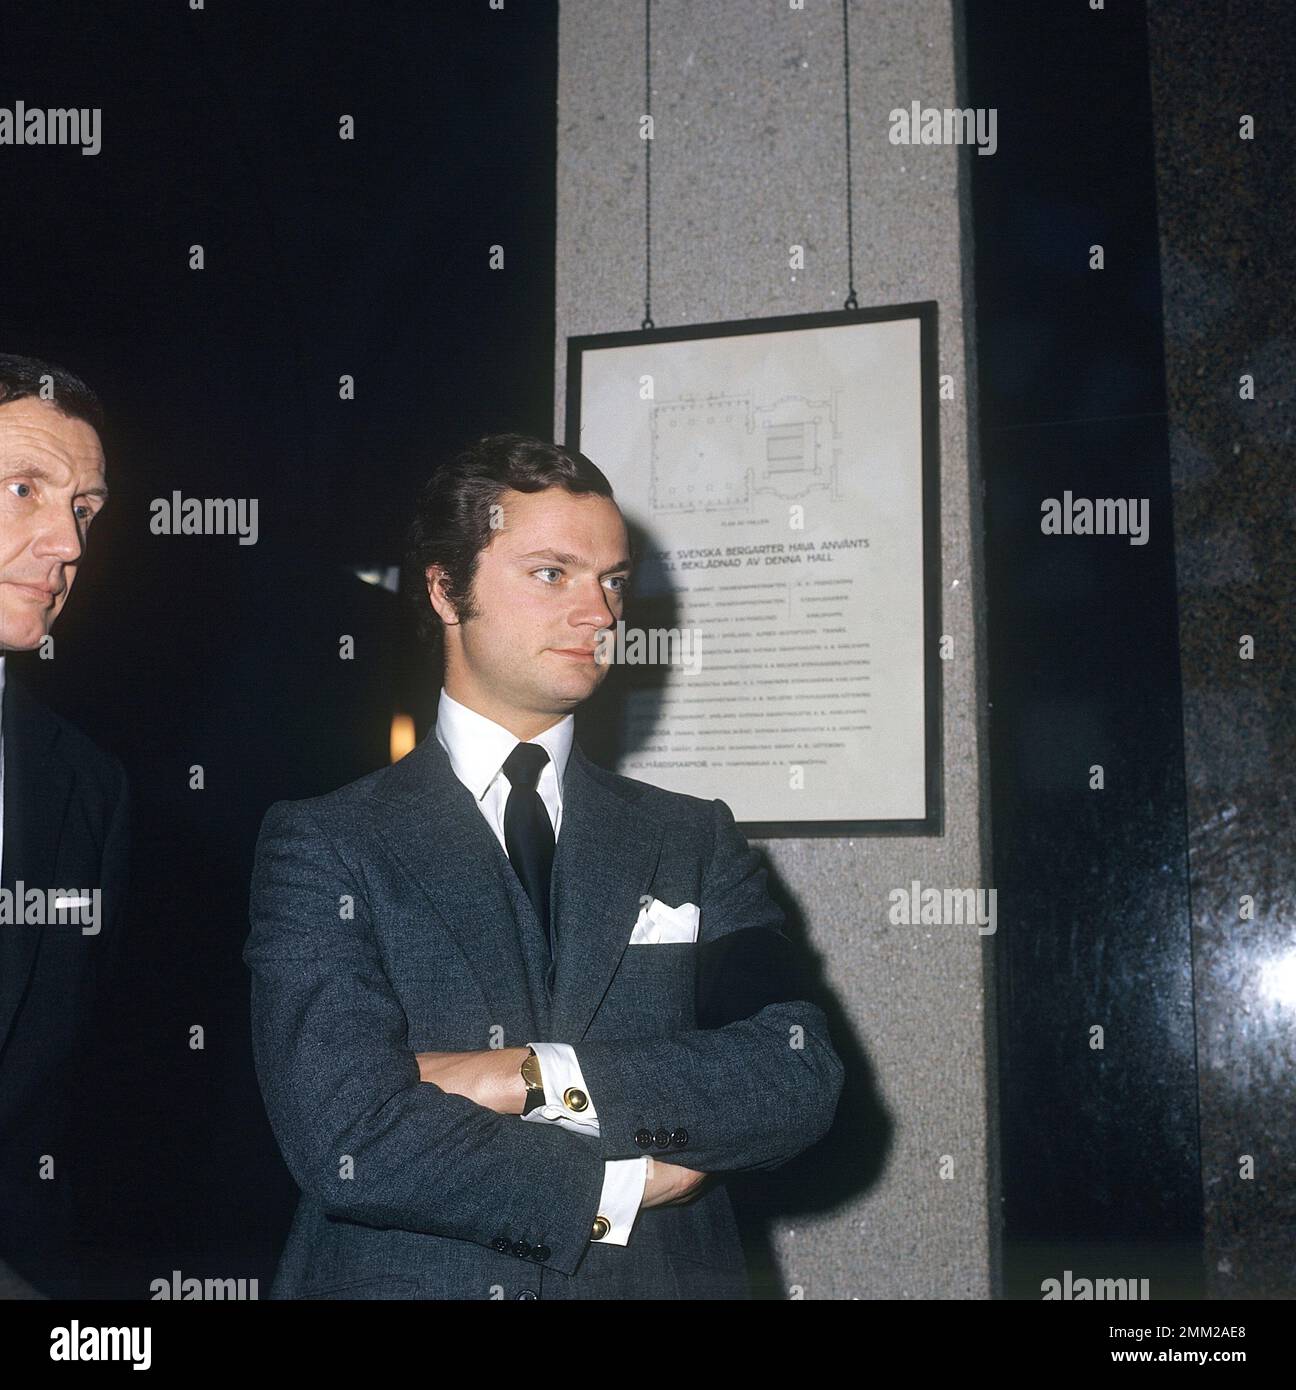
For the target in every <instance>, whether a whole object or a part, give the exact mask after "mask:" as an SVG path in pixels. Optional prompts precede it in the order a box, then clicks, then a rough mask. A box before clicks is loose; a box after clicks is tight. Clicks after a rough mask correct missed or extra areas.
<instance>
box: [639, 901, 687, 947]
mask: <svg viewBox="0 0 1296 1390" xmlns="http://www.w3.org/2000/svg"><path fill="white" fill-rule="evenodd" d="M701 919H702V909H701V908H700V907H698V905H697V904H696V903H681V904H680V905H679V906H678V907H671V906H670V904H669V903H664V902H662V900H661V899H660V898H654V899H653V900H652V902H650V903H649V904H648V905H647V907H643V908H640V909H639V920H638V921H637V922H636V923H635V924H634V931H632V932H631V933H630V944H631V946H658V945H661V944H662V943H663V942H670V941H696V940H697V936H698V923H699V922H700V921H701Z"/></svg>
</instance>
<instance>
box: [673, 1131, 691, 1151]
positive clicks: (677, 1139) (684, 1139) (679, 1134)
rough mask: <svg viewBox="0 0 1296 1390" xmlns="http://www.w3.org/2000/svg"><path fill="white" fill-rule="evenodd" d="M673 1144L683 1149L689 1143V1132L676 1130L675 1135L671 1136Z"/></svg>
mask: <svg viewBox="0 0 1296 1390" xmlns="http://www.w3.org/2000/svg"><path fill="white" fill-rule="evenodd" d="M671 1143H672V1144H674V1145H675V1146H676V1147H677V1148H681V1149H682V1148H683V1147H684V1145H685V1144H687V1143H688V1130H686V1129H677V1130H675V1131H674V1133H673V1134H672V1135H671Z"/></svg>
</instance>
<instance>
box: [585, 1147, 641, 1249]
mask: <svg viewBox="0 0 1296 1390" xmlns="http://www.w3.org/2000/svg"><path fill="white" fill-rule="evenodd" d="M651 1162H652V1158H651V1157H650V1156H649V1155H648V1154H645V1155H644V1156H643V1157H642V1158H612V1159H608V1161H607V1162H606V1163H605V1164H604V1166H603V1191H602V1193H601V1194H600V1196H599V1206H598V1214H599V1215H600V1216H601V1217H603V1219H604V1220H605V1221H607V1222H609V1223H610V1229H609V1230H608V1233H607V1235H605V1236H604V1237H603V1238H602V1239H601V1240H599V1241H598V1242H596V1243H597V1244H599V1245H626V1244H627V1243H628V1242H629V1240H630V1231H631V1228H632V1227H633V1226H634V1223H635V1217H636V1216H638V1215H639V1205H640V1203H641V1202H642V1201H643V1195H644V1188H645V1186H646V1185H647V1182H648V1165H649V1164H650V1163H651Z"/></svg>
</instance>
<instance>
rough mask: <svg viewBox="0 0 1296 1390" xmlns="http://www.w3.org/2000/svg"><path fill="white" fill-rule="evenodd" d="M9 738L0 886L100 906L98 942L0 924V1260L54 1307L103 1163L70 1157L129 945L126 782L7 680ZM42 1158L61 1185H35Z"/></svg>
mask: <svg viewBox="0 0 1296 1390" xmlns="http://www.w3.org/2000/svg"><path fill="white" fill-rule="evenodd" d="M7 665H8V666H9V667H12V665H13V663H12V661H10V662H8V663H7ZM3 736H4V857H3V864H2V865H0V886H3V887H5V888H8V889H9V890H10V891H11V892H12V891H13V890H14V886H15V884H16V883H18V882H22V883H23V884H24V885H25V886H26V889H31V888H39V889H41V890H42V891H44V890H46V889H50V888H74V889H84V888H89V889H94V888H98V889H100V890H102V893H103V900H102V901H103V909H102V911H103V916H102V919H101V922H100V929H99V932H98V934H97V935H86V934H84V933H83V932H82V930H81V927H79V926H77V925H76V924H75V923H73V924H72V925H60V924H54V925H47V926H43V927H42V926H36V925H26V924H24V925H21V926H14V925H7V926H6V925H0V1260H3V1261H4V1262H5V1263H6V1264H7V1265H9V1266H10V1267H11V1268H12V1269H14V1270H16V1271H17V1273H19V1274H20V1275H21V1276H22V1277H23V1278H25V1279H26V1280H27V1281H28V1282H29V1283H31V1284H32V1285H34V1286H35V1287H36V1288H37V1289H39V1290H40V1291H41V1292H43V1293H45V1294H47V1295H48V1296H50V1297H55V1298H57V1297H75V1296H76V1295H77V1294H78V1293H79V1292H80V1290H81V1285H80V1281H79V1279H78V1274H77V1270H78V1260H77V1252H76V1248H75V1242H76V1239H77V1236H78V1234H79V1231H80V1228H81V1225H82V1219H83V1216H84V1213H83V1211H82V1210H81V1208H80V1206H79V1203H78V1196H79V1192H80V1185H81V1179H82V1178H83V1177H84V1174H85V1173H86V1171H87V1169H88V1166H89V1164H91V1163H92V1162H93V1161H94V1160H93V1155H92V1154H91V1153H89V1152H87V1151H86V1150H85V1149H84V1148H81V1149H80V1151H78V1150H77V1149H76V1148H73V1147H70V1145H71V1143H72V1130H71V1125H70V1122H71V1121H72V1119H73V1118H74V1116H73V1114H72V1109H73V1106H74V1105H75V1104H76V1101H77V1099H78V1095H79V1088H78V1078H79V1077H80V1076H81V1075H82V1074H83V1073H84V1069H85V1067H86V1059H87V1058H88V1057H89V1056H90V1055H91V1052H92V1050H93V1049H94V1047H95V1046H96V1042H97V1032H98V1029H97V1022H98V1018H99V1014H98V1010H99V1009H100V1008H102V1007H104V996H105V986H106V979H107V974H108V970H109V962H110V959H111V957H112V956H113V955H114V954H115V953H116V951H117V950H118V947H119V941H120V937H121V932H122V898H123V895H124V893H125V889H126V871H127V860H128V843H129V839H128V836H129V831H128V824H127V817H128V791H127V783H126V776H125V773H124V772H123V770H122V766H121V763H120V762H119V761H118V760H117V759H116V758H115V757H113V756H112V755H111V754H109V753H106V752H104V751H103V750H102V749H99V748H97V747H96V746H95V745H94V744H93V743H91V741H90V740H89V739H88V738H87V737H86V736H85V735H84V734H83V733H81V732H80V731H79V730H78V729H76V728H75V727H74V726H73V725H71V724H69V723H68V722H67V721H66V720H65V719H62V718H60V717H59V716H58V715H56V714H54V713H53V712H52V711H50V710H48V709H46V708H45V707H44V706H43V705H41V704H39V703H38V702H37V701H36V699H35V698H34V697H33V696H32V695H31V693H30V692H29V691H27V690H25V689H24V688H23V686H22V684H21V683H20V682H19V681H18V680H17V679H16V677H15V674H14V672H13V670H12V669H10V670H8V671H7V673H6V677H5V688H4V716H3ZM47 1154H48V1155H50V1156H51V1157H52V1158H53V1160H54V1174H55V1176H54V1179H53V1180H43V1179H42V1178H41V1176H40V1164H41V1161H42V1157H43V1156H44V1155H47Z"/></svg>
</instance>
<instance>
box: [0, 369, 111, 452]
mask: <svg viewBox="0 0 1296 1390" xmlns="http://www.w3.org/2000/svg"><path fill="white" fill-rule="evenodd" d="M47 377H48V379H49V388H50V390H51V392H52V395H51V396H50V397H49V398H48V400H47V402H46V403H47V404H49V405H52V406H53V407H54V409H55V410H57V411H59V412H60V413H61V414H63V415H66V416H68V418H69V419H72V420H84V421H85V423H86V424H87V425H90V426H91V427H92V428H93V429H94V431H95V433H96V434H99V435H102V434H103V432H104V409H103V404H102V402H101V401H100V400H99V397H98V396H96V395H95V393H94V392H93V391H92V390H91V389H90V388H89V387H88V386H87V385H86V384H85V382H84V381H82V380H81V378H80V377H79V376H77V375H76V373H75V372H70V371H68V369H67V368H66V367H59V366H56V365H55V364H54V363H53V362H42V361H41V359H40V358H39V357H20V356H18V355H17V354H16V353H9V352H0V405H8V404H9V402H10V401H22V400H27V399H28V398H33V397H34V398H35V399H37V400H40V399H45V398H43V397H42V396H41V388H42V386H43V385H45V381H44V379H45V378H47Z"/></svg>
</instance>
